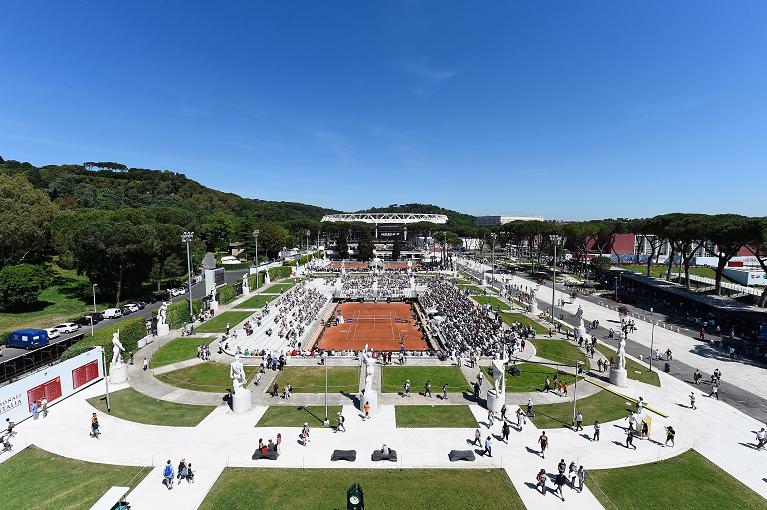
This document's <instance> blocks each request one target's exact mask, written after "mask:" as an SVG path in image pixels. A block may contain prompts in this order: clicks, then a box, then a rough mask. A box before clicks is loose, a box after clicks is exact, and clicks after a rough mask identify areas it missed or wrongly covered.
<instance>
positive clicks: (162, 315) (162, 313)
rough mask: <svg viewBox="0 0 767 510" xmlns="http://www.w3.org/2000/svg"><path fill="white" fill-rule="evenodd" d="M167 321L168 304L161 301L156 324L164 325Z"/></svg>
mask: <svg viewBox="0 0 767 510" xmlns="http://www.w3.org/2000/svg"><path fill="white" fill-rule="evenodd" d="M167 320H168V303H167V302H165V301H163V302H162V304H161V305H160V308H159V310H157V324H158V325H159V324H165V323H166V322H167Z"/></svg>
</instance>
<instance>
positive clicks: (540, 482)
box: [535, 469, 548, 496]
mask: <svg viewBox="0 0 767 510" xmlns="http://www.w3.org/2000/svg"><path fill="white" fill-rule="evenodd" d="M547 478H548V477H547V476H546V470H545V469H541V470H540V471H538V474H537V475H535V486H536V487H540V488H541V494H543V495H544V496H545V495H546V479H547Z"/></svg>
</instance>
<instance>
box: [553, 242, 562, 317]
mask: <svg viewBox="0 0 767 510" xmlns="http://www.w3.org/2000/svg"><path fill="white" fill-rule="evenodd" d="M559 239H560V237H559V236H558V235H553V236H551V242H552V243H553V244H554V263H553V269H554V275H553V276H552V278H551V323H552V324H554V317H555V315H554V310H555V306H556V293H555V290H554V286H555V285H556V283H557V244H559Z"/></svg>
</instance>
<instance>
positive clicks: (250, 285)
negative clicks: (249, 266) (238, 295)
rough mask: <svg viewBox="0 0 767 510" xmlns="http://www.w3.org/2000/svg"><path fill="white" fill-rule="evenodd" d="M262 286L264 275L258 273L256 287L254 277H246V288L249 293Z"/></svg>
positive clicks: (253, 275)
mask: <svg viewBox="0 0 767 510" xmlns="http://www.w3.org/2000/svg"><path fill="white" fill-rule="evenodd" d="M263 286H264V273H263V272H259V273H258V285H256V275H255V274H252V275H250V276H248V288H249V289H250V290H251V291H254V290H256V287H258V288H259V289H260V288H261V287H263Z"/></svg>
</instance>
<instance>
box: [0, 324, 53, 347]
mask: <svg viewBox="0 0 767 510" xmlns="http://www.w3.org/2000/svg"><path fill="white" fill-rule="evenodd" d="M5 345H7V346H8V347H18V348H19V349H31V348H32V347H40V346H42V345H48V332H47V331H45V330H44V329H17V330H16V331H13V332H11V334H10V335H8V340H6V341H5Z"/></svg>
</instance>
